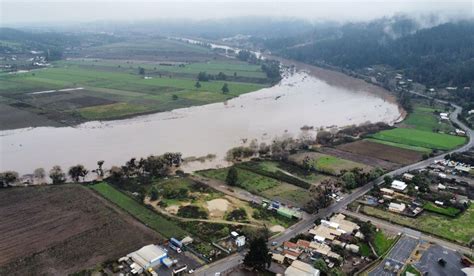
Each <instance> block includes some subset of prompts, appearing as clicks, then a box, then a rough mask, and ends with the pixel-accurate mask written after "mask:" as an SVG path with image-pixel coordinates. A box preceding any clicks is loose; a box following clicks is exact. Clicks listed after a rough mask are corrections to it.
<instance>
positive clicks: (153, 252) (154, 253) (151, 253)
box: [127, 244, 168, 270]
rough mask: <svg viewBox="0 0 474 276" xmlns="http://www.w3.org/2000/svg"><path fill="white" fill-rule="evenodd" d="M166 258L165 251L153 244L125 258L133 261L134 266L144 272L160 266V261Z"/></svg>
mask: <svg viewBox="0 0 474 276" xmlns="http://www.w3.org/2000/svg"><path fill="white" fill-rule="evenodd" d="M167 256H168V254H167V252H166V250H165V249H163V248H162V247H161V246H158V245H154V244H150V245H146V246H144V247H142V248H140V249H138V250H137V251H135V252H132V253H130V254H128V255H127V257H129V258H130V259H132V260H133V262H134V264H137V265H138V266H140V267H141V268H143V269H144V270H146V269H148V268H149V267H156V266H159V265H161V263H162V261H163V260H164V259H166V257H167ZM132 265H133V264H132Z"/></svg>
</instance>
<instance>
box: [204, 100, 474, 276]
mask: <svg viewBox="0 0 474 276" xmlns="http://www.w3.org/2000/svg"><path fill="white" fill-rule="evenodd" d="M413 94H416V95H418V96H422V97H426V98H430V99H431V97H428V96H425V95H422V94H418V93H415V92H414V93H413ZM435 100H436V99H435ZM436 101H438V102H441V103H447V102H445V101H440V100H436ZM451 105H452V106H453V107H454V109H455V110H454V111H453V112H452V113H451V114H450V119H451V121H452V122H454V123H456V124H457V125H459V127H460V128H462V129H463V130H464V131H466V135H467V137H468V138H469V141H468V143H466V144H465V145H464V146H462V147H460V148H457V149H454V150H452V151H449V152H447V153H444V154H441V155H438V156H435V157H432V158H429V159H426V160H422V161H420V162H418V163H414V164H411V165H408V166H405V167H402V168H399V169H396V170H394V171H391V172H389V173H387V174H385V175H383V176H381V177H379V178H377V179H375V180H373V181H371V182H369V183H367V184H366V185H364V186H362V187H359V188H357V189H355V190H353V191H352V193H351V194H349V195H347V196H346V197H344V199H342V200H341V201H339V202H336V203H334V204H332V205H331V206H329V207H328V208H325V209H322V210H320V211H319V212H318V213H315V214H312V215H307V216H304V218H303V219H302V220H301V221H300V222H298V223H296V224H294V225H292V226H291V227H289V228H288V229H286V230H285V231H284V232H282V233H280V234H279V235H277V236H274V237H273V238H271V239H270V240H269V243H270V244H271V243H273V242H276V243H277V244H281V243H283V242H284V241H286V240H289V239H290V238H291V237H293V236H295V235H297V234H299V233H304V232H307V231H308V230H309V229H310V228H312V227H313V225H314V221H315V220H316V219H318V218H324V217H327V216H330V215H331V214H332V213H336V212H340V211H341V210H344V209H346V207H347V205H348V204H350V203H351V202H353V201H354V200H356V199H357V198H359V197H360V196H362V195H364V194H365V193H367V192H368V191H370V190H371V189H372V187H373V186H374V185H380V184H382V183H383V178H384V177H385V176H387V175H388V176H395V175H399V174H403V173H406V172H408V171H412V170H416V169H421V168H424V167H426V166H428V165H430V164H431V163H433V162H434V161H435V160H439V159H443V158H444V156H445V155H447V154H450V153H455V152H464V151H467V150H469V149H470V148H471V147H472V146H473V145H474V139H473V138H474V131H473V130H471V129H470V128H468V127H467V126H466V125H465V124H464V123H462V122H461V121H459V120H458V118H457V116H458V115H459V114H460V113H461V111H462V108H461V107H460V106H458V105H455V104H451ZM219 188H221V189H222V187H219ZM372 220H373V219H372ZM425 236H426V235H425ZM426 237H427V240H429V239H434V238H432V237H430V236H426ZM428 238H429V239H428ZM437 240H439V241H441V242H440V244H442V245H444V246H449V247H450V248H457V247H459V246H458V245H456V244H453V243H449V242H447V241H444V240H440V239H437ZM243 258H244V252H241V253H239V254H233V255H230V256H228V257H226V258H224V259H221V260H219V261H217V262H214V263H211V264H209V265H205V266H203V267H201V268H199V269H198V270H196V272H195V273H196V275H203V276H214V275H216V273H223V272H226V271H230V270H231V269H232V268H234V267H236V266H238V265H239V264H240V263H241V262H242V260H243Z"/></svg>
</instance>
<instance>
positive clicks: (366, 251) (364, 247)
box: [358, 242, 372, 257]
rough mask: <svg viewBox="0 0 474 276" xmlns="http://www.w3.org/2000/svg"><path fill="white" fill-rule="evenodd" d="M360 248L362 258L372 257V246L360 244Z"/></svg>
mask: <svg viewBox="0 0 474 276" xmlns="http://www.w3.org/2000/svg"><path fill="white" fill-rule="evenodd" d="M358 246H359V250H360V251H359V252H360V254H361V255H362V256H364V257H369V256H370V255H372V250H371V249H370V246H369V245H368V244H367V243H365V242H359V244H358Z"/></svg>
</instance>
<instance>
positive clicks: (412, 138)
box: [372, 128, 466, 150]
mask: <svg viewBox="0 0 474 276" xmlns="http://www.w3.org/2000/svg"><path fill="white" fill-rule="evenodd" d="M372 138H374V139H378V140H382V141H389V142H394V143H400V144H406V145H410V146H417V147H424V148H431V149H440V150H449V149H453V148H456V147H458V146H461V145H462V144H464V143H465V142H466V138H465V137H460V136H453V135H449V134H442V133H434V132H430V131H423V130H418V129H410V128H395V129H390V130H383V131H380V132H378V133H376V134H373V135H372Z"/></svg>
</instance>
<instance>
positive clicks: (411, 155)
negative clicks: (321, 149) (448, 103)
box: [337, 140, 423, 165]
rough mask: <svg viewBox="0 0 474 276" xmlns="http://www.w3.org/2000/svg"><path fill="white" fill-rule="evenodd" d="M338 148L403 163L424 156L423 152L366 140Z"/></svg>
mask: <svg viewBox="0 0 474 276" xmlns="http://www.w3.org/2000/svg"><path fill="white" fill-rule="evenodd" d="M337 148H338V149H340V150H343V151H346V152H351V153H355V154H360V155H365V156H370V157H373V158H378V159H381V160H386V161H389V162H393V163H398V164H402V165H407V164H411V163H415V162H417V161H420V160H421V159H422V157H423V153H421V152H417V151H413V150H409V149H402V148H398V147H393V146H390V145H384V144H381V143H374V142H370V141H366V140H361V141H356V142H352V143H348V144H344V145H340V146H338V147H337Z"/></svg>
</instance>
